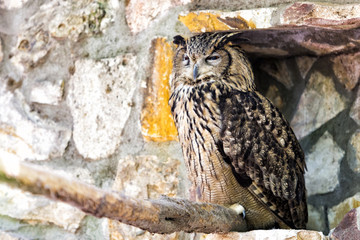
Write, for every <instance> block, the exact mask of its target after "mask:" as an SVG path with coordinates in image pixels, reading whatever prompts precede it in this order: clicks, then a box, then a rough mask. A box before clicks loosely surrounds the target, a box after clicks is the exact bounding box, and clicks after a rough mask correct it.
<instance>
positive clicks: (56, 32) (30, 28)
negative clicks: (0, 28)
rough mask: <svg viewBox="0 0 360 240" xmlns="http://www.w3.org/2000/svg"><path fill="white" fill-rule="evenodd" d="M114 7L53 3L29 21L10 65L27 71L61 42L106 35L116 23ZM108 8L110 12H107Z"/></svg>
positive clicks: (44, 7) (41, 8) (78, 2)
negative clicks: (114, 22) (101, 34)
mask: <svg viewBox="0 0 360 240" xmlns="http://www.w3.org/2000/svg"><path fill="white" fill-rule="evenodd" d="M109 6H111V4H103V3H100V2H97V1H90V2H89V1H88V0H82V1H75V2H68V1H50V2H48V3H46V4H43V5H41V7H40V9H39V10H38V11H37V12H36V13H35V14H34V15H33V16H32V17H30V18H29V20H28V21H27V24H26V25H25V26H24V27H23V29H24V30H23V31H21V33H20V34H19V35H18V42H17V44H16V47H15V48H14V49H13V50H12V55H13V56H12V58H11V62H12V63H13V64H14V65H15V66H16V67H17V68H18V69H19V70H20V71H26V70H29V69H30V68H34V67H36V66H38V65H41V64H43V63H44V61H45V59H46V57H47V56H48V55H49V53H50V51H51V50H54V49H56V48H57V47H58V46H59V45H60V43H59V42H58V40H63V39H66V38H68V39H70V40H72V41H74V42H76V41H78V40H79V39H80V38H84V37H89V36H93V35H96V34H99V33H102V32H104V31H105V30H106V29H107V27H108V25H109V23H110V22H111V21H112V19H113V14H114V9H112V8H110V7H109ZM108 7H109V8H108Z"/></svg>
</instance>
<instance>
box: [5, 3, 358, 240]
mask: <svg viewBox="0 0 360 240" xmlns="http://www.w3.org/2000/svg"><path fill="white" fill-rule="evenodd" d="M291 2H292V1H286V0H271V1H258V0H253V1H248V0H242V1H234V2H233V1H217V0H211V1H196V0H177V1H176V0H156V1H141V0H128V1H116V0H109V1H105V0H104V1H92V0H81V1H58V0H51V1H31V0H30V1H29V0H23V1H7V0H0V158H2V159H5V160H6V161H12V160H14V159H19V160H24V161H28V162H31V163H33V164H38V165H42V166H44V167H46V168H48V171H49V174H51V173H53V172H56V173H59V174H63V175H64V177H68V176H69V177H72V178H77V179H79V180H81V181H84V182H86V183H89V184H93V185H95V186H97V187H101V188H103V189H107V190H111V189H113V190H117V191H120V192H123V193H125V194H127V195H130V196H134V197H138V198H157V197H159V196H160V195H161V194H166V195H168V196H171V197H187V196H188V191H187V189H188V182H187V180H186V171H185V168H184V165H183V163H182V154H181V150H180V146H179V143H178V142H177V132H176V129H175V127H174V123H173V121H172V118H171V114H170V111H169V106H168V105H167V101H168V97H169V85H168V80H169V75H170V72H171V67H172V63H171V58H172V52H173V46H172V44H171V40H172V37H173V36H175V35H177V34H182V35H186V36H189V35H190V34H191V32H193V33H194V32H202V31H214V30H226V29H253V28H268V27H272V26H276V25H286V24H298V25H302V24H305V25H311V24H313V23H314V22H321V21H323V22H327V23H328V22H332V23H337V24H345V23H348V22H349V21H351V20H353V19H357V18H359V17H360V5H359V4H356V2H357V1H355V0H354V1H342V0H333V1H331V0H328V1H322V2H325V3H323V4H311V3H307V4H301V3H297V4H290V3H291ZM333 4H335V5H333ZM229 19H230V20H229ZM319 20H321V21H319ZM251 61H252V64H253V66H254V72H255V76H256V79H257V86H258V89H259V90H260V91H261V92H262V93H263V94H264V95H266V96H267V97H268V98H269V99H271V100H272V101H273V102H274V104H275V105H277V106H278V107H279V108H280V109H281V110H282V112H283V113H284V114H285V116H286V117H287V118H288V120H289V121H290V122H291V125H292V127H293V129H294V131H295V133H296V135H297V137H298V138H299V140H300V143H301V145H302V147H303V149H304V151H305V154H306V161H307V168H308V171H307V173H306V185H307V189H308V203H309V216H310V219H309V224H308V228H309V229H313V230H318V231H323V232H324V233H325V234H327V232H328V231H329V230H330V229H332V228H334V227H335V226H337V225H338V223H339V222H340V220H341V219H342V217H343V216H344V215H345V213H346V212H348V211H349V210H350V209H352V208H354V207H358V206H359V205H360V197H359V195H360V184H357V183H358V182H360V127H359V126H360V89H359V86H358V85H359V84H358V82H359V76H360V67H359V66H360V54H359V53H356V52H355V53H347V54H340V55H339V54H338V55H329V56H325V57H316V56H294V57H287V58H283V59H278V58H276V59H275V58H262V57H261V56H260V57H256V58H253V59H251ZM259 234H260V233H259ZM0 236H1V238H2V239H60V238H64V239H189V238H190V237H191V236H192V235H187V234H183V233H174V234H171V235H166V236H162V235H156V234H155V235H152V234H149V233H147V232H144V231H142V230H140V229H136V228H133V227H130V226H127V225H123V224H120V223H117V222H115V221H111V220H107V219H97V218H95V217H92V216H87V215H85V214H84V213H82V212H81V211H79V210H76V209H74V208H72V207H70V206H68V205H66V204H63V203H57V202H52V201H50V200H48V199H46V198H43V197H40V196H33V195H31V194H29V193H24V192H22V191H20V190H16V189H11V188H9V187H7V186H6V185H0ZM279 236H280V235H279ZM281 236H285V235H281ZM286 236H287V237H288V235H286ZM208 237H209V239H212V237H213V236H212V235H209V236H208ZM245 237H246V236H244V238H245Z"/></svg>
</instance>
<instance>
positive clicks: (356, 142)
mask: <svg viewBox="0 0 360 240" xmlns="http://www.w3.org/2000/svg"><path fill="white" fill-rule="evenodd" d="M347 152H348V154H347V160H348V163H349V166H350V168H351V170H353V171H354V172H356V173H360V130H357V131H356V132H355V133H354V134H353V135H352V136H351V138H350V140H349V144H348V149H347Z"/></svg>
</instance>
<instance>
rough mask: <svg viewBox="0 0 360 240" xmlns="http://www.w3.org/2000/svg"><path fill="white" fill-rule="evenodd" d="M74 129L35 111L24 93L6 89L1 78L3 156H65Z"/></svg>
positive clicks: (1, 148) (0, 123)
mask: <svg viewBox="0 0 360 240" xmlns="http://www.w3.org/2000/svg"><path fill="white" fill-rule="evenodd" d="M70 137H71V130H70V129H68V128H67V127H64V126H60V125H58V124H56V123H55V122H52V121H50V120H44V119H42V118H41V117H39V116H38V115H37V114H36V113H34V112H32V111H31V108H30V106H29V105H28V104H27V103H26V101H25V99H24V96H23V95H22V94H21V93H20V92H19V91H18V90H15V91H14V93H12V92H9V91H7V90H6V86H5V81H4V80H3V79H0V153H1V154H0V155H1V156H2V157H4V158H6V159H9V161H10V159H13V158H15V159H20V160H24V159H29V160H46V159H49V158H54V157H59V156H62V155H63V153H64V151H65V148H66V146H67V145H68V142H69V140H70Z"/></svg>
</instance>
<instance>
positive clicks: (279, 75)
mask: <svg viewBox="0 0 360 240" xmlns="http://www.w3.org/2000/svg"><path fill="white" fill-rule="evenodd" d="M260 69H261V70H263V71H265V72H266V73H268V74H269V75H270V76H272V77H274V78H275V79H276V80H278V81H279V82H280V83H282V84H283V85H284V86H285V87H286V88H287V89H291V88H292V87H293V86H294V83H293V82H292V79H291V76H290V71H289V69H288V67H287V64H286V60H274V59H272V60H264V61H263V62H262V63H261V65H260Z"/></svg>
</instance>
